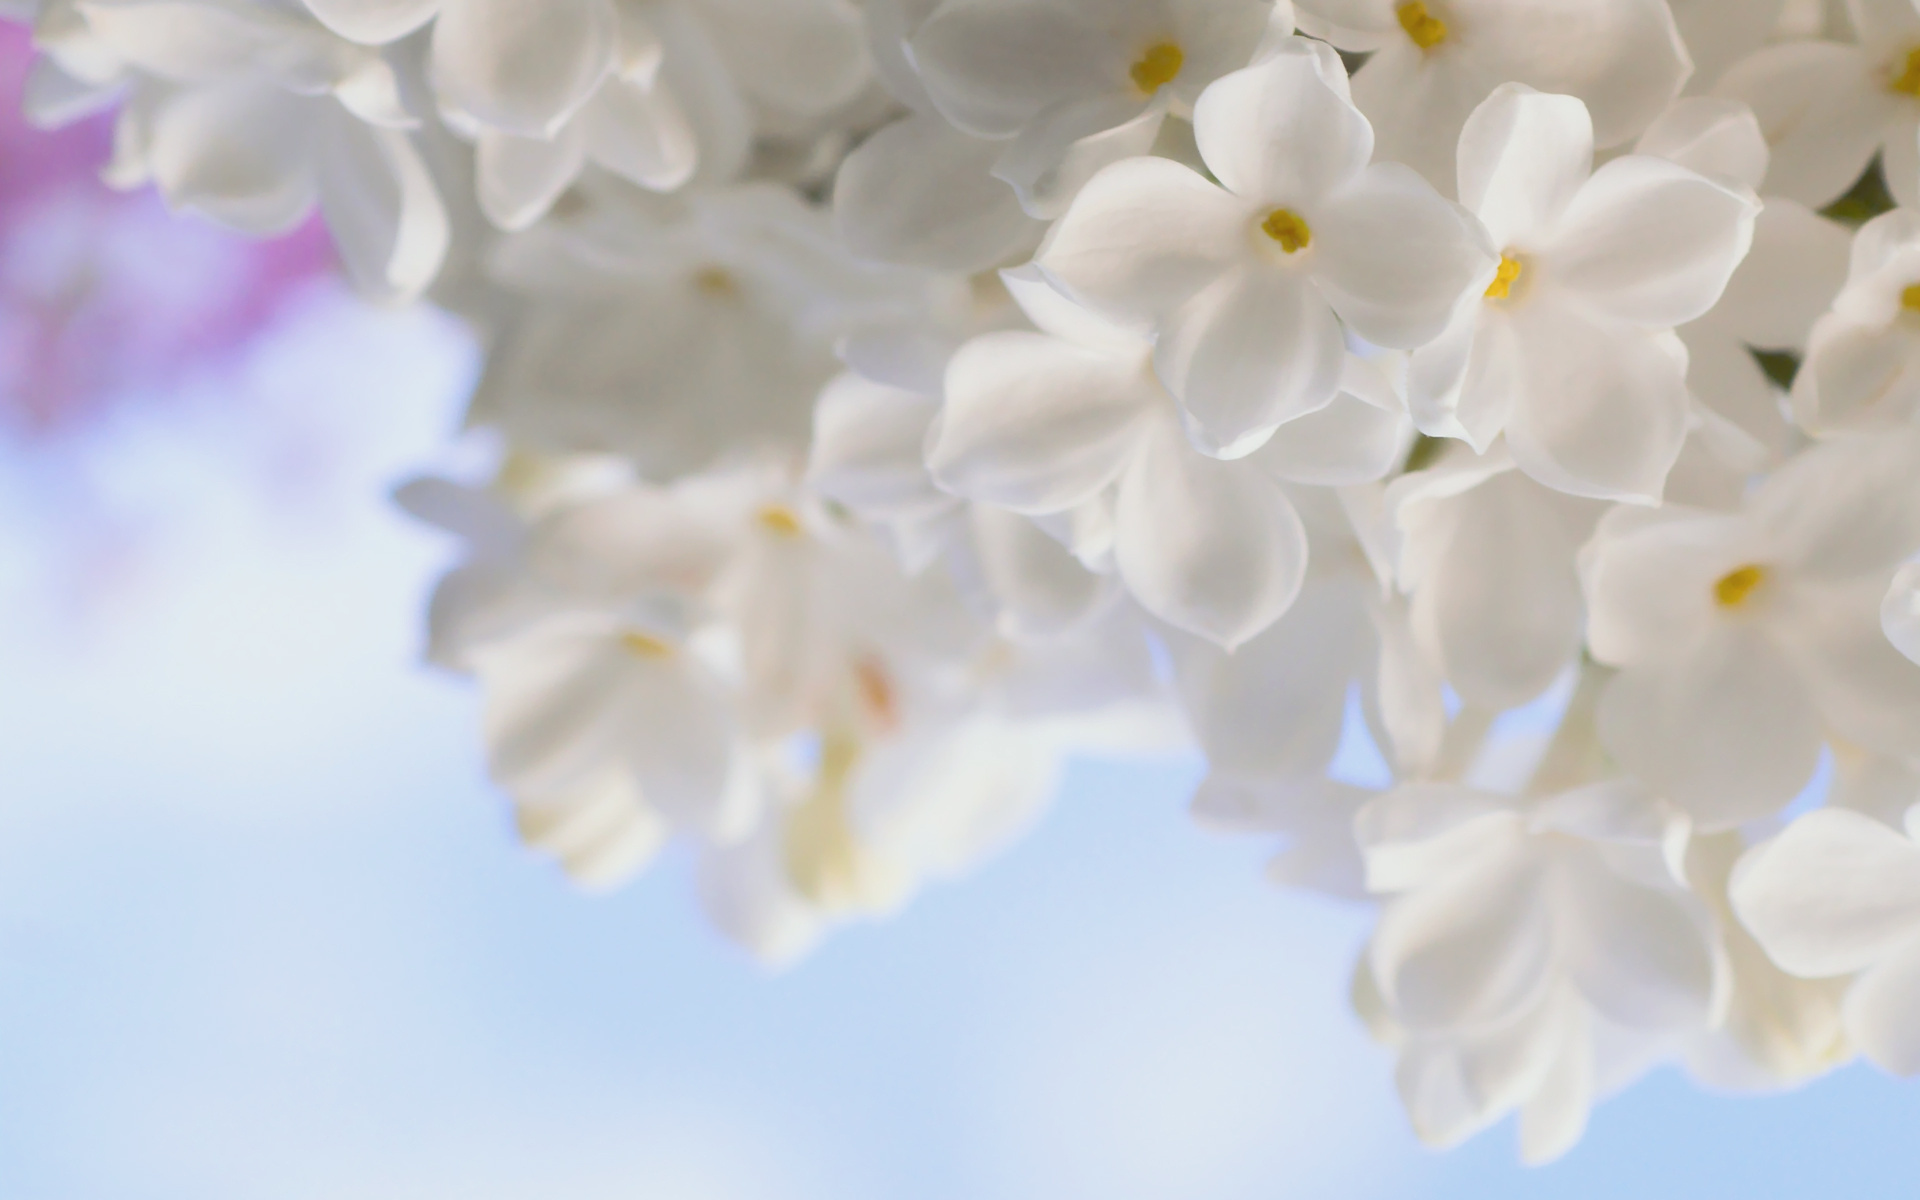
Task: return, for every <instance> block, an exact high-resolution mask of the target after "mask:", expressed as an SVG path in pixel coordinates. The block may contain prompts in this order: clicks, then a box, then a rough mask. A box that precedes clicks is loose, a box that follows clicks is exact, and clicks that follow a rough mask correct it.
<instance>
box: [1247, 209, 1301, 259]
mask: <svg viewBox="0 0 1920 1200" xmlns="http://www.w3.org/2000/svg"><path fill="white" fill-rule="evenodd" d="M1260 228H1261V230H1262V231H1263V232H1264V233H1265V234H1266V235H1267V236H1268V237H1270V238H1272V239H1273V240H1274V241H1276V242H1279V243H1280V248H1281V249H1282V250H1285V251H1286V252H1287V253H1288V254H1292V253H1293V252H1294V251H1296V250H1305V249H1306V248H1307V247H1308V246H1310V245H1312V244H1313V231H1312V230H1311V229H1308V228H1307V223H1306V222H1305V221H1303V220H1301V219H1300V216H1299V214H1298V213H1293V212H1289V211H1287V210H1286V209H1284V208H1276V209H1274V210H1273V211H1272V212H1270V213H1268V214H1267V219H1266V220H1264V221H1262V222H1260Z"/></svg>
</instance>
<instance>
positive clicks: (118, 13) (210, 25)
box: [69, 0, 450, 300]
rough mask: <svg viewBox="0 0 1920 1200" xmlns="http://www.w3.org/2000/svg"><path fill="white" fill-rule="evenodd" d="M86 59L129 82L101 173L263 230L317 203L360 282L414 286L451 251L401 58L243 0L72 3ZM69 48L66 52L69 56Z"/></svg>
mask: <svg viewBox="0 0 1920 1200" xmlns="http://www.w3.org/2000/svg"><path fill="white" fill-rule="evenodd" d="M78 11H79V13H80V15H81V16H82V17H83V18H84V20H85V23H86V28H87V31H88V37H89V38H90V45H91V52H92V56H93V57H94V58H95V60H96V61H94V62H93V64H92V67H93V69H95V70H96V71H98V72H100V77H101V79H102V80H103V81H109V80H113V79H122V80H124V81H126V82H130V83H131V84H132V88H131V92H130V94H129V96H128V99H127V101H126V104H125V106H124V107H123V108H122V109H121V111H120V115H119V119H118V122H117V124H116V127H115V132H114V159H113V162H112V163H111V164H110V165H109V166H108V168H107V170H106V172H105V176H106V178H107V179H108V181H109V182H111V183H112V184H113V185H114V186H116V187H122V188H130V187H138V186H140V185H142V184H145V183H149V182H151V183H153V184H154V185H155V186H156V187H158V188H159V190H160V194H161V196H162V197H163V198H165V200H166V201H167V203H168V205H169V206H171V207H174V208H181V209H188V210H192V211H195V212H198V213H200V214H202V215H204V216H206V217H208V218H210V219H212V220H215V221H218V222H220V223H221V224H223V225H227V226H230V227H232V228H235V229H238V230H240V231H242V232H245V233H251V234H255V235H264V234H274V233H283V232H285V231H286V230H288V229H291V228H292V227H294V226H295V225H297V224H299V223H300V222H301V221H302V220H304V219H306V217H307V216H308V215H309V214H310V213H311V212H312V211H313V209H314V207H315V205H316V204H317V205H318V206H319V208H320V210H321V213H322V215H323V216H324V217H325V218H326V221H327V226H328V228H329V230H331V232H332V233H333V236H334V241H335V244H336V245H337V246H338V247H339V250H340V256H341V260H342V261H343V263H344V264H345V265H346V268H347V272H348V274H349V275H350V276H351V277H352V279H353V281H354V283H355V284H356V285H357V286H358V287H359V288H360V289H361V290H362V291H363V292H365V293H367V294H368V295H370V296H372V297H375V298H377V299H381V300H403V299H410V298H412V297H413V296H415V295H417V294H418V293H419V292H420V291H422V290H423V289H424V288H425V287H426V286H427V284H429V283H430V282H432V280H433V277H434V275H435V274H436V273H438V271H439V269H440V264H441V261H442V259H443V258H444V257H445V255H446V252H447V244H448V240H449V236H450V231H449V224H448V218H447V212H446V209H445V207H444V206H443V205H442V203H441V200H440V196H439V194H438V191H437V190H436V188H435V185H434V181H433V179H432V177H431V176H430V175H429V174H428V171H427V167H426V164H425V163H424V162H423V161H422V159H421V156H420V153H419V151H418V150H417V149H416V148H415V147H414V144H413V142H412V141H411V139H410V138H409V136H408V134H407V132H406V130H407V128H409V127H411V126H413V125H414V124H416V122H415V120H414V118H413V117H412V116H410V115H409V114H408V113H407V112H406V111H405V110H404V109H403V108H402V106H401V103H400V94H399V82H398V80H397V79H396V78H395V76H394V72H393V69H392V68H391V67H390V66H389V65H388V64H387V63H386V62H385V61H384V60H383V59H382V58H381V57H380V56H379V55H378V54H377V53H375V52H373V51H370V50H367V49H365V48H363V47H359V46H355V45H352V44H350V43H348V42H346V41H343V40H341V39H340V38H338V37H335V36H334V35H333V34H331V33H329V32H327V31H326V30H325V29H323V28H321V27H320V26H319V25H318V24H317V23H315V22H313V21H312V20H311V19H310V18H307V17H305V16H304V15H301V14H299V13H296V12H289V11H284V10H281V9H278V8H271V7H268V6H266V5H261V4H248V3H241V2H238V0H231V2H221V0H121V2H114V3H89V4H84V5H81V6H79V9H78ZM69 61H71V60H69Z"/></svg>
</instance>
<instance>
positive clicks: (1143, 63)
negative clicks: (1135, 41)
mask: <svg viewBox="0 0 1920 1200" xmlns="http://www.w3.org/2000/svg"><path fill="white" fill-rule="evenodd" d="M1186 61H1187V56H1186V55H1185V54H1184V53H1182V52H1181V50H1180V47H1178V46H1176V45H1174V44H1173V43H1172V42H1155V43H1154V44H1153V45H1151V46H1148V47H1147V50H1146V53H1144V54H1142V55H1141V56H1140V59H1139V61H1138V62H1135V63H1134V64H1133V66H1131V67H1129V68H1128V69H1127V74H1129V75H1131V76H1133V86H1135V87H1137V88H1139V89H1140V90H1141V91H1143V92H1145V93H1146V94H1147V95H1149V96H1151V95H1153V94H1154V93H1155V92H1157V91H1159V90H1160V89H1161V88H1163V87H1165V86H1166V85H1167V84H1169V83H1172V82H1173V77H1174V76H1175V75H1178V74H1179V73H1180V66H1181V64H1182V63H1184V62H1186Z"/></svg>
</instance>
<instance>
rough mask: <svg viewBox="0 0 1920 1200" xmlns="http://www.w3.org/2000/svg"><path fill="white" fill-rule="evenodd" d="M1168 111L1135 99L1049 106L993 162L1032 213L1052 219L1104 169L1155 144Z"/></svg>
mask: <svg viewBox="0 0 1920 1200" xmlns="http://www.w3.org/2000/svg"><path fill="white" fill-rule="evenodd" d="M1165 119H1166V113H1165V111H1164V110H1162V109H1161V108H1159V107H1158V106H1152V105H1148V106H1143V105H1141V104H1140V103H1139V102H1138V101H1136V100H1134V99H1133V98H1131V97H1124V96H1122V97H1110V96H1101V97H1098V98H1096V99H1093V100H1088V101H1079V102H1068V103H1065V104H1060V105H1056V106H1054V107H1053V108H1050V109H1048V110H1046V111H1045V112H1043V113H1041V114H1040V115H1039V116H1038V117H1036V118H1035V119H1034V120H1033V121H1031V122H1029V123H1028V124H1027V126H1026V128H1025V129H1023V130H1021V132H1020V136H1018V137H1016V138H1014V139H1013V141H1012V142H1010V143H1008V144H1007V148H1006V149H1005V150H1004V151H1002V152H1001V155H1000V157H999V158H998V159H997V160H995V162H994V164H993V173H994V176H995V177H996V178H999V179H1004V180H1006V181H1007V183H1008V184H1009V185H1011V186H1012V188H1013V190H1014V192H1015V194H1016V195H1018V196H1019V197H1020V207H1022V208H1023V209H1025V210H1026V212H1027V215H1028V216H1032V217H1038V218H1041V219H1043V220H1051V219H1052V218H1054V217H1057V216H1059V215H1060V214H1061V213H1063V212H1065V211H1066V208H1067V205H1068V203H1069V202H1071V201H1072V200H1073V198H1074V196H1075V195H1076V194H1077V193H1078V192H1079V191H1080V189H1081V187H1083V186H1085V184H1086V182H1087V180H1089V179H1091V178H1093V176H1094V175H1095V174H1096V173H1097V172H1099V171H1100V169H1101V168H1103V167H1106V166H1109V165H1111V164H1113V163H1116V162H1119V161H1120V160H1121V159H1123V158H1135V157H1138V156H1139V155H1142V154H1145V153H1147V152H1148V151H1149V150H1150V149H1152V148H1153V141H1154V138H1156V137H1158V136H1159V133H1160V124H1161V122H1162V121H1164V120H1165Z"/></svg>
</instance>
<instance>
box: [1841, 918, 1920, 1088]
mask: <svg viewBox="0 0 1920 1200" xmlns="http://www.w3.org/2000/svg"><path fill="white" fill-rule="evenodd" d="M1840 1012H1841V1021H1842V1022H1843V1023H1844V1026H1845V1028H1846V1031H1847V1038H1848V1040H1849V1041H1851V1042H1852V1043H1853V1044H1854V1045H1855V1046H1858V1047H1859V1048H1860V1053H1861V1054H1864V1055H1865V1056H1866V1057H1867V1060H1868V1061H1869V1062H1871V1063H1873V1065H1874V1066H1876V1067H1879V1068H1880V1069H1881V1070H1883V1071H1890V1072H1892V1073H1893V1074H1895V1075H1903V1076H1913V1075H1920V937H1916V938H1914V939H1911V940H1909V941H1908V943H1907V944H1906V945H1905V946H1903V947H1901V949H1900V951H1899V952H1898V953H1895V954H1893V955H1892V956H1890V957H1889V958H1888V959H1887V960H1886V961H1884V962H1881V963H1879V964H1877V965H1875V966H1874V967H1873V968H1871V969H1870V970H1868V971H1867V973H1866V974H1864V975H1862V976H1861V977H1860V978H1859V979H1858V980H1857V981H1856V982H1855V983H1854V985H1853V987H1852V988H1850V989H1848V991H1847V998H1846V1001H1845V1003H1844V1004H1843V1005H1842V1007H1841V1010H1840Z"/></svg>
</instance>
